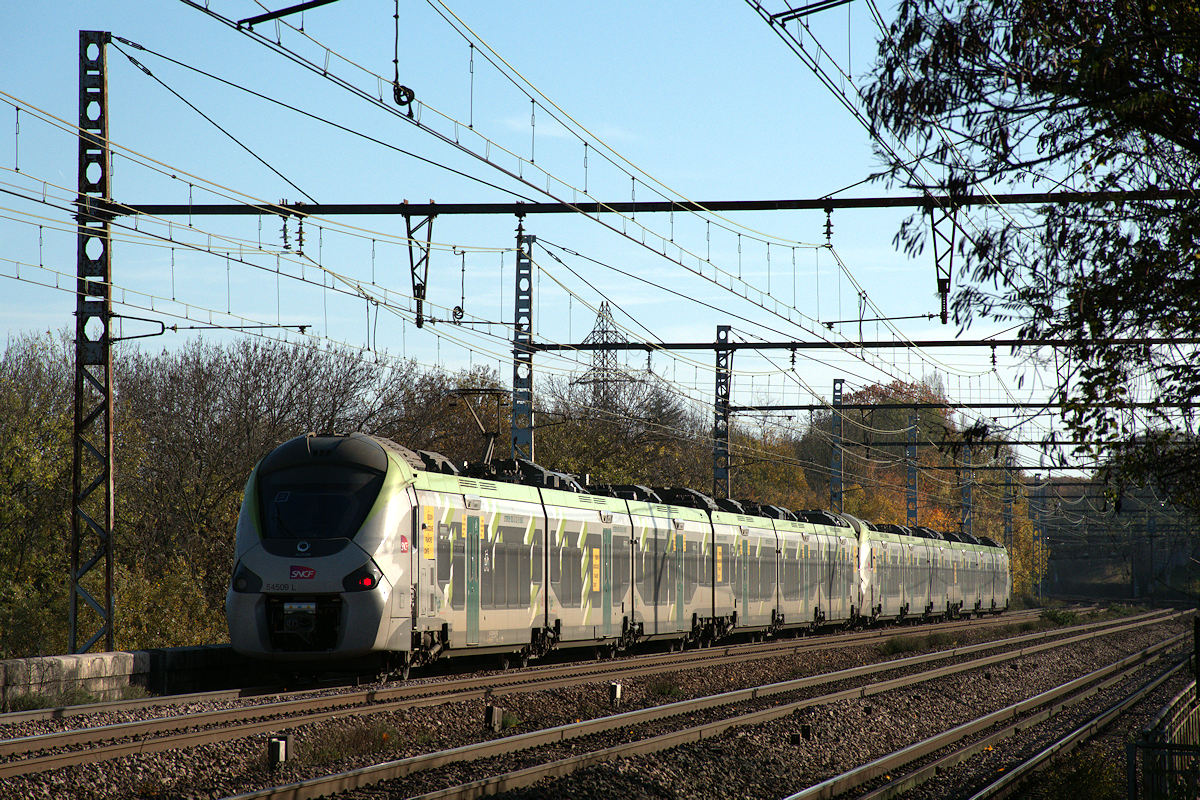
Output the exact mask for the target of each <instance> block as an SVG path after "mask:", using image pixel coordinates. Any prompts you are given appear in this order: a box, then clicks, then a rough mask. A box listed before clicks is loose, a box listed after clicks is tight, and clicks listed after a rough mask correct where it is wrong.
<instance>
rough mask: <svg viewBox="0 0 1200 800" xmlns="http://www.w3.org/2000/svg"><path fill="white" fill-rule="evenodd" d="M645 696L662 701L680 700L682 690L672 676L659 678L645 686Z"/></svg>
mask: <svg viewBox="0 0 1200 800" xmlns="http://www.w3.org/2000/svg"><path fill="white" fill-rule="evenodd" d="M646 694H647V695H649V696H650V697H655V698H660V699H664V700H682V699H683V689H682V687H680V685H679V681H678V680H677V679H676V678H674V677H673V676H669V675H667V676H661V677H658V678H655V679H654V680H652V681H651V682H650V683H648V684H646Z"/></svg>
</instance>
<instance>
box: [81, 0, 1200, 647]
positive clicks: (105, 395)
mask: <svg viewBox="0 0 1200 800" xmlns="http://www.w3.org/2000/svg"><path fill="white" fill-rule="evenodd" d="M302 5H303V4H302ZM297 8H298V7H297ZM110 39H111V34H109V33H107V32H101V31H80V73H79V108H80V123H79V197H78V200H77V201H76V207H77V212H76V217H77V221H78V223H79V234H78V237H79V243H78V259H77V277H78V301H77V309H76V348H75V385H76V389H75V425H74V431H73V440H74V443H75V444H74V448H75V457H74V460H73V470H72V485H73V490H72V542H71V552H72V563H71V574H70V583H71V619H70V649H71V651H72V652H85V651H86V650H88V649H90V648H91V647H92V646H93V645H94V644H95V643H96V642H98V641H100V640H101V639H103V640H104V642H105V645H106V646H107V647H108V648H109V649H111V648H112V646H113V625H112V609H113V595H112V545H113V540H112V537H113V518H112V517H113V501H114V497H113V495H114V491H113V451H112V423H113V420H112V411H113V405H112V400H113V398H112V375H111V372H112V351H111V345H112V343H113V342H114V341H115V340H116V339H115V337H113V336H112V335H111V332H110V325H111V321H112V319H113V318H114V316H115V315H114V314H113V311H112V298H111V287H112V263H111V253H110V245H111V234H110V230H109V225H110V223H111V221H112V220H113V219H114V218H117V217H121V216H130V215H141V214H146V215H155V216H164V217H165V216H183V215H187V216H204V215H210V216H212V215H259V216H262V215H277V216H284V217H291V216H295V217H300V218H303V217H308V216H314V215H315V216H335V215H378V214H386V215H400V216H404V217H405V219H406V223H407V224H408V231H409V239H410V248H418V249H419V248H421V242H419V241H414V233H415V232H420V231H422V230H424V232H425V234H426V242H425V244H424V250H421V251H420V252H414V253H412V256H413V257H412V258H411V264H410V267H411V270H412V278H413V282H414V296H415V297H417V298H418V302H420V300H422V299H424V288H425V287H424V284H425V278H426V276H427V272H428V266H429V250H428V247H429V245H428V241H429V239H428V236H429V228H430V227H431V225H432V220H433V219H434V218H435V217H436V216H439V215H455V214H458V215H462V214H476V215H480V214H510V215H514V216H516V217H518V218H519V219H521V218H524V217H525V216H527V215H533V214H584V215H588V216H597V217H598V216H600V215H602V214H607V213H620V214H625V213H643V214H647V213H673V212H677V211H679V212H708V211H720V212H736V211H786V210H822V211H826V212H827V213H829V212H831V211H833V210H834V209H855V208H861V209H865V208H904V207H907V208H921V209H925V210H926V211H929V212H930V213H931V220H933V219H934V217H933V214H932V212H933V210H934V209H954V208H960V207H964V206H980V205H1011V204H1026V205H1029V204H1046V203H1103V202H1137V201H1151V200H1160V201H1161V200H1172V199H1180V198H1183V197H1186V196H1189V195H1190V193H1182V192H1166V191H1161V190H1146V191H1139V192H1048V193H1035V192H1030V193H1020V194H972V195H966V194H951V195H934V194H932V193H926V194H924V195H920V196H908V197H859V198H837V197H821V198H813V199H797V200H735V201H707V202H690V201H670V200H668V201H640V202H638V201H617V202H610V203H604V202H588V203H557V202H556V203H536V202H529V203H526V202H513V203H437V204H435V203H433V202H430V203H427V204H424V203H422V204H415V203H407V202H404V203H343V204H324V203H312V204H301V203H286V202H284V203H279V204H265V205H251V204H197V203H186V204H164V203H132V204H130V203H118V202H116V201H114V200H113V194H112V190H111V185H110V183H109V161H110V157H111V156H110V150H109V138H108V108H107V73H106V65H105V50H106V46H107V44H108V43H109V41H110ZM414 219H416V220H418V221H417V222H416V223H415V224H414V223H413V220H414ZM532 242H533V237H532V236H528V235H526V234H525V233H524V231H523V228H522V229H521V230H520V231H519V233H518V243H517V249H518V252H524V253H525V254H526V255H525V257H526V259H528V247H529V246H530V245H531V244H532ZM939 274H940V273H939ZM519 275H520V270H518V281H519ZM418 284H419V290H418ZM531 285H532V281H530V280H529V279H528V276H526V282H525V285H524V288H522V287H520V286H518V296H517V299H518V303H520V302H521V300H522V299H526V300H527V299H529V297H530V296H531V292H532V288H531ZM948 289H949V286H948V281H947V282H943V281H942V280H939V284H938V290H939V293H941V294H942V296H943V297H942V299H943V312H942V321H943V322H945V321H946V315H945V294H946V292H947V291H948ZM520 310H521V307H520V306H518V309H517V311H518V314H519V313H520ZM418 313H419V310H418ZM418 318H419V317H418ZM1159 341H1160V340H1153V339H1144V340H1121V342H1120V343H1122V344H1125V343H1127V344H1142V345H1150V344H1154V343H1158V342H1159ZM1116 343H1117V341H1114V344H1116ZM1172 343H1174V344H1196V343H1200V340H1198V341H1193V340H1172ZM1068 344H1070V342H1067V341H1065V340H1064V341H1057V340H1055V341H1052V340H1039V341H1026V340H998V339H997V340H979V341H975V342H960V341H958V340H945V341H939V342H936V343H935V342H876V343H866V342H858V343H835V342H786V343H754V344H751V343H740V342H732V341H728V337H726V340H725V341H723V342H710V343H673V344H658V345H648V344H632V343H630V344H616V343H614V344H612V345H608V346H610V347H614V348H616V349H644V350H652V349H663V350H670V349H678V350H694V349H709V348H712V349H714V350H715V351H716V352H717V354H718V382H720V380H721V375H722V374H724V375H725V386H724V391H725V392H726V394H724V395H723V396H724V403H723V404H719V407H718V408H717V412H716V414H717V418H716V421H715V425H714V432H715V433H716V434H718V436H717V437H715V438H721V439H725V442H724V446H725V449H724V451H723V453H718V454H717V455H715V456H714V468H715V471H717V470H721V469H724V470H725V474H724V476H723V477H724V478H725V480H726V481H727V480H728V473H727V469H728V466H727V465H728V441H727V438H726V437H727V434H728V414H729V413H731V412H734V411H739V410H749V409H750V408H754V407H733V406H730V405H729V403H728V400H729V397H728V390H729V380H728V375H729V362H730V361H731V360H732V354H733V352H734V351H735V350H737V349H743V348H747V347H749V348H752V349H757V350H763V349H772V348H785V349H791V350H799V349H811V348H836V349H862V348H866V347H938V346H944V347H961V346H975V347H979V346H990V347H998V346H1013V347H1020V346H1027V345H1044V346H1066V345H1068ZM595 348H596V345H594V344H593V345H588V344H572V345H552V344H543V343H537V342H533V341H532V339H531V338H530V337H529V330H524V331H522V329H521V326H519V325H518V326H517V328H516V330H515V332H514V342H513V354H514V419H513V425H514V430H513V443H512V444H513V449H514V452H516V451H517V450H518V449H520V450H521V451H522V452H526V448H528V450H527V452H528V453H529V455H530V456H532V452H533V440H532V430H533V420H532V356H533V354H534V353H536V352H547V351H551V350H576V351H583V350H589V349H595ZM722 359H723V365H722ZM518 381H521V382H522V385H524V382H525V381H528V390H527V391H528V393H529V396H528V398H526V399H527V400H528V402H524V401H523V402H522V403H521V405H520V409H518V403H517V402H515V401H516V400H517V399H518V398H517V395H516V392H517V382H518ZM721 391H722V388H721V386H720V385H718V387H717V392H718V393H719V394H720V393H721ZM521 397H522V398H525V395H524V394H522V395H521ZM1041 407H1049V406H1047V405H1045V404H1042V405H1041ZM518 410H521V411H522V413H521V415H520V419H518V417H517V412H518ZM526 411H527V412H528V413H527V414H526V413H525V412H526ZM526 420H527V422H526ZM722 432H723V433H724V434H725V436H720V434H721V433H722ZM101 564H102V565H103V569H104V573H105V575H104V578H103V583H104V586H105V598H104V600H103V601H99V600H97V599H96V598H94V597H93V592H94V589H93V591H89V590H88V589H87V587H86V585H85V583H92V584H93V585H94V582H92V581H87V582H85V578H87V576H88V575H89V574H90V573H91V571H92V570H93V569H94V568H97V567H98V566H99V565H101ZM79 601H83V603H84V604H86V606H88V607H90V608H92V609H93V611H94V612H96V614H97V615H98V616H99V618H100V628H99V630H98V631H97V632H96V633H95V634H94V635H92V636H91V637H90V638H89V639H88V640H87V641H86V642H85V643H83V644H79V643H78V642H77V640H76V634H77V626H78V620H77V607H78V606H79Z"/></svg>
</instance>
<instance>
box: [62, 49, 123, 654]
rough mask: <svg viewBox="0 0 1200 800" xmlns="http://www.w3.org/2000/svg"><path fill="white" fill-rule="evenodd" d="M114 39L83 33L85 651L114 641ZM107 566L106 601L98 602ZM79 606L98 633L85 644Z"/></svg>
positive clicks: (76, 557)
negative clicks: (109, 57) (110, 67)
mask: <svg viewBox="0 0 1200 800" xmlns="http://www.w3.org/2000/svg"><path fill="white" fill-rule="evenodd" d="M109 39H110V35H109V34H108V33H105V32H101V31H80V32H79V183H78V186H79V197H78V198H77V200H76V208H77V213H76V215H75V219H76V221H77V222H78V223H79V229H78V235H77V244H78V250H77V254H76V256H77V258H76V261H77V265H76V266H77V270H76V276H77V278H76V302H75V424H74V430H73V435H72V440H73V445H74V453H73V460H72V469H71V473H72V475H71V580H70V591H71V597H70V604H69V609H68V614H69V619H68V623H69V626H70V630H69V633H68V642H67V646H68V648H69V650H70V652H72V653H85V652H87V651H88V650H90V649H91V648H92V646H93V645H95V644H96V642H98V641H100V640H101V639H103V640H104V646H105V648H106V649H108V650H112V649H113V646H114V642H113V633H114V630H113V610H114V603H113V519H114V508H113V506H114V495H113V384H112V347H111V344H112V337H111V335H110V334H111V332H110V330H109V326H110V325H111V322H112V258H111V252H110V247H111V244H112V238H111V236H110V225H109V222H110V220H111V219H112V214H110V213H109V212H107V211H103V210H101V209H100V207H99V206H101V205H102V204H107V203H109V202H111V200H112V196H111V192H110V191H109V174H110V166H111V157H110V153H109V145H108V75H107V70H106V63H105V49H106V45H107V44H108V42H109ZM100 567H103V570H104V575H103V578H102V581H103V595H102V596H101V597H100V599H97V597H96V595H97V594H99V593H100V592H99V589H100V587H99V586H97V583H98V582H99V581H100V580H101V579H100V578H96V577H93V575H94V572H96V571H98V569H99V568H100ZM80 601H83V604H84V607H85V609H86V608H90V609H92V611H93V612H95V616H97V617H99V622H100V627H99V630H97V631H96V632H95V633H94V634H92V635H91V636H90V637H88V639H87V641H86V642H84V643H83V644H82V645H80V644H79V638H80V637H79V628H80V619H79V617H80V612H81V610H84V609H81V608H80Z"/></svg>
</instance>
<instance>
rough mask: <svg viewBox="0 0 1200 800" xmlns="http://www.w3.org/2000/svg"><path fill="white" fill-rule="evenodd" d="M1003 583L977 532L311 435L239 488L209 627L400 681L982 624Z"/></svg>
mask: <svg viewBox="0 0 1200 800" xmlns="http://www.w3.org/2000/svg"><path fill="white" fill-rule="evenodd" d="M1010 591H1011V578H1010V575H1009V555H1008V553H1007V552H1006V551H1005V549H1004V547H1002V546H1000V545H998V544H997V543H996V542H994V541H991V540H989V539H986V538H978V539H977V538H974V537H972V536H969V535H965V534H962V533H939V532H936V531H933V530H930V529H928V528H909V527H905V526H900V525H886V524H881V525H876V524H872V523H871V522H868V521H865V520H861V519H857V518H855V517H853V516H850V515H848V514H838V513H832V512H828V511H820V510H817V511H798V512H796V511H790V510H788V509H785V508H782V507H779V506H773V505H767V504H758V503H747V502H738V501H736V500H730V499H723V498H721V499H718V498H712V497H709V496H707V495H705V494H702V493H700V492H697V491H695V490H692V489H685V488H649V487H644V486H636V485H593V484H587V483H584V482H581V481H580V480H579V479H578V478H577V477H576V476H573V475H569V474H565V473H561V472H555V471H553V470H549V469H545V468H543V467H541V466H538V465H537V464H534V463H533V462H529V461H520V460H511V461H504V462H497V463H490V464H465V465H461V466H460V465H457V464H455V463H452V462H450V461H449V460H448V459H446V458H444V457H443V456H441V455H439V454H437V453H433V452H429V451H414V450H410V449H408V448H406V447H403V446H401V445H398V444H396V443H395V442H392V441H391V440H389V439H386V438H382V437H378V436H371V435H366V434H362V433H350V434H315V433H309V434H307V435H303V436H298V437H296V438H293V439H291V440H289V441H287V442H284V443H283V444H281V445H279V446H278V447H277V448H275V449H274V450H273V451H271V452H270V453H269V454H268V455H266V456H265V457H264V458H263V459H262V460H261V461H260V462H259V463H258V464H257V465H256V466H255V468H254V470H253V472H252V473H251V475H250V477H249V479H248V481H247V483H246V487H245V494H244V497H243V502H242V505H241V509H240V512H239V517H238V523H237V535H236V554H235V558H234V566H233V571H232V577H231V580H230V584H229V589H228V593H227V596H226V616H227V620H228V624H229V636H230V641H231V643H232V646H233V648H234V650H235V651H237V652H238V653H240V654H243V655H246V656H250V657H255V658H260V659H277V660H289V661H305V660H312V661H316V660H321V659H326V660H331V659H352V658H356V657H362V656H382V657H385V658H386V659H387V660H388V661H389V663H391V664H393V665H395V666H396V667H398V668H400V669H402V670H403V672H404V674H405V675H407V674H408V670H409V668H410V667H412V666H416V665H420V664H424V663H428V662H431V661H433V660H435V659H438V658H443V657H448V656H455V655H462V654H497V655H499V656H500V657H501V658H502V659H503V660H504V661H505V663H508V659H510V658H511V659H517V660H519V661H520V662H521V663H527V662H528V661H529V660H530V659H536V658H540V657H542V656H544V655H545V654H547V653H549V652H550V651H551V650H554V649H556V648H569V647H592V648H595V649H596V651H597V653H598V654H604V653H606V652H616V651H619V650H624V649H627V648H629V647H631V646H633V645H635V644H639V643H643V642H655V641H659V642H663V643H665V645H666V646H669V647H672V648H675V647H688V646H702V645H706V644H710V643H712V642H715V641H718V640H721V639H725V638H727V637H731V636H736V635H748V636H755V637H757V636H770V635H781V634H784V633H786V632H789V631H790V632H797V631H804V630H810V629H816V628H821V627H830V626H852V625H867V624H875V623H884V622H894V621H900V620H905V619H912V618H932V619H936V618H949V617H954V616H960V615H966V614H979V615H982V614H984V613H999V612H1002V611H1004V610H1005V609H1007V608H1008V604H1009V595H1010Z"/></svg>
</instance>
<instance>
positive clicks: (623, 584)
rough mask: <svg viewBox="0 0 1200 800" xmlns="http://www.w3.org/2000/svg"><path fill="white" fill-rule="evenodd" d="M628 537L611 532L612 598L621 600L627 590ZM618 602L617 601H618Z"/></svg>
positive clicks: (628, 565)
mask: <svg viewBox="0 0 1200 800" xmlns="http://www.w3.org/2000/svg"><path fill="white" fill-rule="evenodd" d="M629 567H630V564H629V536H628V535H626V534H618V533H617V532H616V531H614V532H613V573H614V574H613V597H614V598H622V597H624V596H625V591H626V590H627V589H628V588H629ZM618 602H619V600H618Z"/></svg>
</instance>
